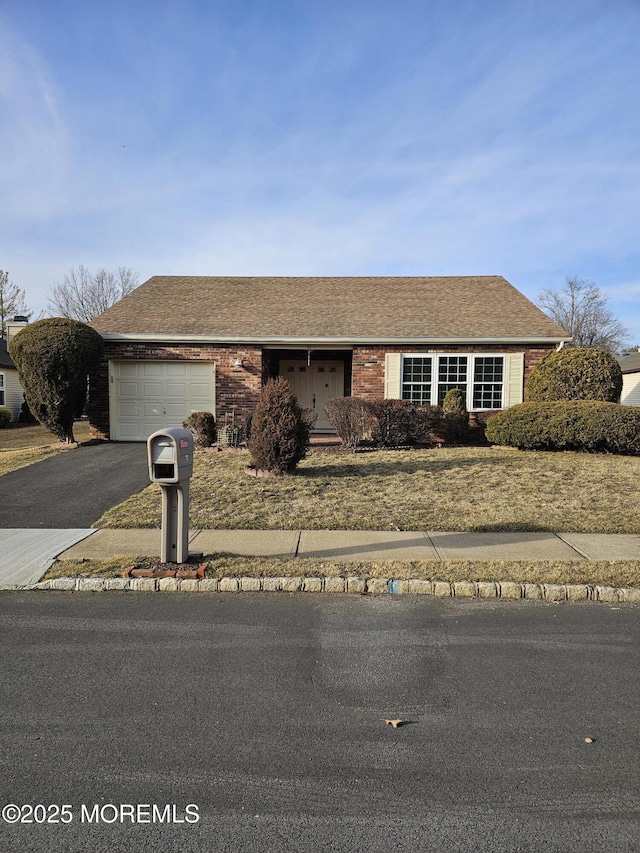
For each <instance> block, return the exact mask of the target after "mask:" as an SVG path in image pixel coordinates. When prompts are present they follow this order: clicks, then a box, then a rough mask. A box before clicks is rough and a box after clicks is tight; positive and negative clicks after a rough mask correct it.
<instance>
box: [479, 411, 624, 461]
mask: <svg viewBox="0 0 640 853" xmlns="http://www.w3.org/2000/svg"><path fill="white" fill-rule="evenodd" d="M485 435H486V438H487V440H488V441H490V442H491V443H492V444H506V445H510V446H511V447H518V448H519V449H520V450H584V451H589V452H592V453H621V454H625V455H628V456H638V455H640V409H638V408H636V407H634V406H621V405H619V404H618V403H602V402H600V401H597V400H567V401H559V400H558V401H553V402H550V403H536V402H528V403H520V404H519V405H517V406H512V407H511V408H510V409H505V411H503V412H500V413H499V414H497V415H495V416H494V417H492V418H491V419H490V420H489V421H488V422H487V428H486V432H485Z"/></svg>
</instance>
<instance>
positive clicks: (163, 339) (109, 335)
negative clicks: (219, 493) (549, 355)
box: [100, 332, 571, 349]
mask: <svg viewBox="0 0 640 853" xmlns="http://www.w3.org/2000/svg"><path fill="white" fill-rule="evenodd" d="M100 334H101V337H102V338H103V339H104V340H105V341H109V342H114V343H117V342H123V343H125V342H126V343H151V342H153V343H173V344H181V343H202V344H233V345H237V344H253V345H256V346H262V347H264V348H265V349H276V348H282V347H286V348H296V347H301V348H303V349H306V348H307V347H308V346H309V345H313V347H314V349H318V348H321V347H325V348H331V349H335V348H337V347H339V348H342V349H353V348H354V347H356V346H384V345H389V346H391V345H394V346H411V345H413V344H416V345H419V344H421V345H425V344H427V345H431V344H434V345H439V344H472V345H473V344H496V345H500V344H520V345H525V344H529V345H530V344H555V345H556V346H559V347H560V348H562V347H563V346H564V344H565V343H569V342H570V341H571V338H570V337H567V338H557V337H547V336H545V335H540V336H528V335H509V336H506V337H499V336H490V337H489V336H485V337H469V336H468V335H467V336H451V337H444V336H438V337H428V336H409V337H398V336H388V337H370V336H367V337H364V336H362V337H353V336H350V337H344V336H322V337H321V336H308V337H307V336H298V335H296V336H287V335H282V336H280V335H267V336H261V337H256V336H255V335H233V336H230V335H227V336H223V335H176V334H174V335H166V334H161V335H150V334H146V333H143V334H135V333H134V334H131V333H126V334H119V333H116V332H103V333H100Z"/></svg>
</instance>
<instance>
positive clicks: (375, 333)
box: [92, 276, 569, 343]
mask: <svg viewBox="0 0 640 853" xmlns="http://www.w3.org/2000/svg"><path fill="white" fill-rule="evenodd" d="M92 326H93V327H94V328H95V329H96V330H97V331H98V332H100V334H102V335H103V336H104V337H106V338H111V337H114V338H120V337H125V338H128V339H136V338H139V339H142V340H149V339H153V338H156V339H161V340H166V339H171V338H174V339H175V338H182V339H184V338H194V339H205V340H212V341H223V340H224V341H239V340H243V341H256V342H260V341H261V342H264V343H268V342H273V341H287V340H303V339H304V340H309V341H318V340H323V339H326V340H327V341H332V342H336V341H343V342H348V341H354V342H363V341H370V342H376V341H392V340H414V341H417V340H446V339H464V340H471V339H478V338H481V339H490V340H504V339H514V338H515V339H523V340H527V341H534V340H546V341H548V340H552V341H561V340H568V339H569V336H568V335H567V333H566V332H565V331H564V330H563V329H561V328H560V327H559V326H557V325H556V324H555V323H554V322H553V321H552V320H550V319H549V318H548V317H547V316H546V315H545V314H543V313H542V311H540V310H539V309H538V308H536V307H535V305H533V304H532V303H531V302H529V300H528V299H526V297H524V296H523V295H522V294H521V293H520V292H519V291H518V290H516V288H515V287H513V285H511V284H509V282H508V281H506V279H504V278H502V276H431V277H417V276H415V277H358V278H355V277H346V278H345V277H339V278H328V277H323V278H310V277H308V278H302V277H295V278H293V277H287V278H284V277H269V276H264V277H262V276H261V277H246V278H238V277H209V276H201V277H195V276H154V277H153V278H150V279H149V280H148V281H147V282H145V283H144V284H142V285H140V287H138V288H137V289H136V290H134V291H133V292H132V293H131V294H129V295H128V296H125V298H124V299H122V300H121V301H120V302H118V303H117V304H116V305H114V306H113V307H111V308H109V309H108V310H107V311H105V312H104V314H101V315H100V316H99V317H97V318H96V319H95V320H94V321H93V323H92Z"/></svg>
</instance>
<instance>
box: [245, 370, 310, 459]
mask: <svg viewBox="0 0 640 853" xmlns="http://www.w3.org/2000/svg"><path fill="white" fill-rule="evenodd" d="M315 420H316V414H315V412H309V411H305V410H303V409H302V407H301V406H300V404H299V403H298V400H297V399H296V397H295V395H294V393H293V391H292V390H291V386H290V385H289V383H288V382H287V380H286V379H284V378H283V377H282V376H278V377H277V378H275V379H269V381H268V382H267V384H266V385H265V386H264V388H263V389H262V393H261V395H260V399H259V401H258V405H257V406H256V409H255V412H254V413H253V416H252V418H251V437H250V438H249V452H250V453H251V458H252V461H253V464H254V465H255V467H256V468H258V469H259V470H261V471H270V472H271V473H273V474H292V473H293V472H294V471H295V469H296V466H297V464H298V462H300V460H301V459H303V458H304V457H305V456H306V453H307V450H308V448H309V434H310V432H311V428H312V426H313V424H314V423H315Z"/></svg>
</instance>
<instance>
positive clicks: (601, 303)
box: [536, 275, 629, 352]
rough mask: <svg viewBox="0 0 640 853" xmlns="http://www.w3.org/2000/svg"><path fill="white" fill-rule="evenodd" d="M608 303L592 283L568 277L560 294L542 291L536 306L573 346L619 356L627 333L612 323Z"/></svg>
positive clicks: (617, 322) (615, 322) (623, 327)
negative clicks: (563, 332)
mask: <svg viewBox="0 0 640 853" xmlns="http://www.w3.org/2000/svg"><path fill="white" fill-rule="evenodd" d="M608 301H609V297H608V296H606V295H605V294H603V293H602V292H601V291H600V288H599V287H598V286H597V285H596V284H594V283H593V282H592V281H586V280H585V279H583V278H579V277H578V276H577V275H568V276H567V277H566V278H565V285H564V287H563V288H562V289H561V290H552V289H551V288H546V290H543V291H542V293H541V294H540V295H539V296H538V299H537V301H536V304H537V305H538V307H539V308H541V309H542V310H543V311H545V312H546V313H547V314H548V315H549V316H550V317H551V318H552V319H553V320H555V322H556V323H558V325H559V326H562V328H563V329H566V331H567V332H569V334H571V335H572V336H573V346H576V347H598V348H599V349H604V350H608V351H609V352H621V351H622V350H623V349H624V345H625V341H626V340H627V338H628V336H629V329H627V327H626V326H624V325H623V324H622V323H621V322H620V320H618V319H616V317H615V316H614V315H613V312H612V311H611V309H610V308H609V307H608V305H607V303H608Z"/></svg>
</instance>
